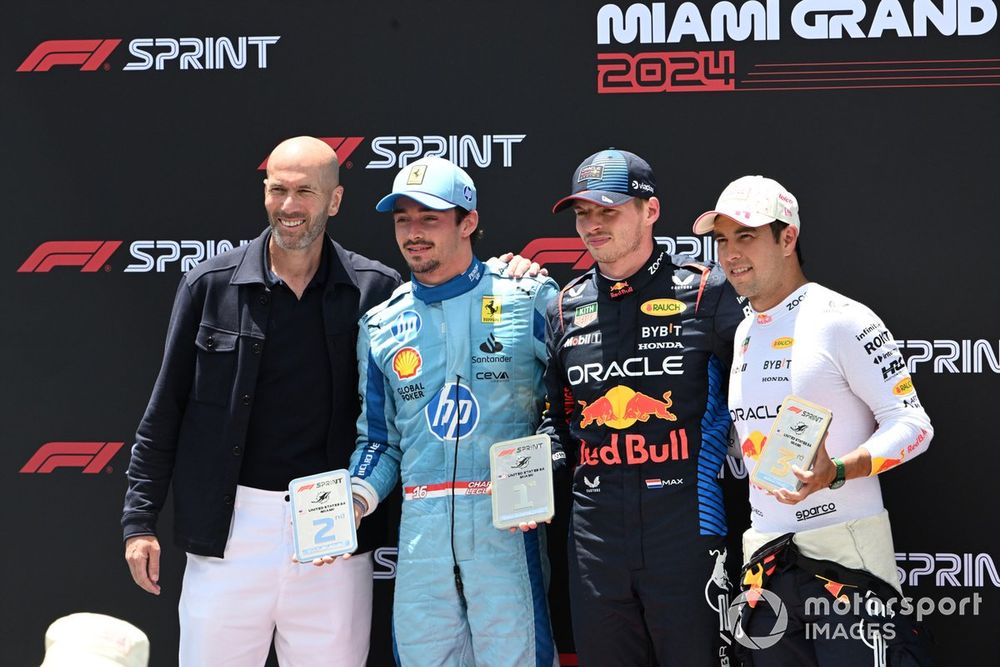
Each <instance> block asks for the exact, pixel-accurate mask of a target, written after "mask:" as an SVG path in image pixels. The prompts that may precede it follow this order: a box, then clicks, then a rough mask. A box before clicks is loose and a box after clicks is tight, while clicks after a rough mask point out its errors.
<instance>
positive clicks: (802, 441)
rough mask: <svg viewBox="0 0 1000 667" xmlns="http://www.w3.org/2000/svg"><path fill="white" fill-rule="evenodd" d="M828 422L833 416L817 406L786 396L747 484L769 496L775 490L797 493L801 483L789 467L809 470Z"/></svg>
mask: <svg viewBox="0 0 1000 667" xmlns="http://www.w3.org/2000/svg"><path fill="white" fill-rule="evenodd" d="M832 418H833V414H832V413H831V412H830V411H829V410H827V409H826V408H824V407H823V406H821V405H816V404H815V403H811V402H809V401H807V400H805V399H802V398H799V397H798V396H792V395H789V396H787V397H786V398H785V400H784V401H782V402H781V409H780V410H778V416H777V418H776V419H775V420H774V423H773V424H771V432H770V433H768V435H767V441H766V442H765V443H764V449H763V451H762V452H761V453H760V457H759V458H758V459H757V465H756V466H754V469H753V472H752V473H751V474H750V481H751V482H753V483H754V484H756V485H757V486H759V487H761V488H763V489H766V490H768V491H772V492H774V491H777V490H779V489H785V490H786V491H798V490H799V488H801V486H802V482H800V481H799V478H798V477H796V476H795V473H793V472H792V466H793V465H795V466H798V467H799V468H801V469H802V470H808V469H809V468H810V467H812V464H813V461H814V460H815V458H816V451H817V450H818V449H819V444H820V443H821V442H822V441H823V436H824V435H826V430H827V428H828V427H829V426H830V420H831V419H832Z"/></svg>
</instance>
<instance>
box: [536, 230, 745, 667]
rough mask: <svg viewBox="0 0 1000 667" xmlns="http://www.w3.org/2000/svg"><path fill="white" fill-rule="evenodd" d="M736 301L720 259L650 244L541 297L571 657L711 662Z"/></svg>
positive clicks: (585, 661) (722, 641) (723, 586)
mask: <svg viewBox="0 0 1000 667" xmlns="http://www.w3.org/2000/svg"><path fill="white" fill-rule="evenodd" d="M744 315H745V313H744V308H743V305H742V299H740V298H739V297H738V296H737V295H736V293H735V292H734V291H733V289H732V287H731V286H730V285H729V283H727V282H726V279H725V276H724V274H723V272H722V270H721V269H719V268H718V267H717V266H715V265H714V264H703V263H699V262H695V261H693V260H692V259H691V258H690V257H687V256H683V255H671V254H669V253H668V252H667V251H666V249H665V248H663V247H660V246H657V247H656V248H654V251H653V254H652V255H651V256H650V258H649V260H648V261H647V262H646V264H645V265H644V266H643V267H642V268H641V269H640V270H639V271H638V272H637V273H636V274H635V275H633V276H631V277H629V278H628V279H625V280H609V279H607V278H605V277H604V276H602V275H601V274H600V273H599V272H598V271H597V270H596V268H595V269H594V270H591V271H590V272H588V273H586V274H584V275H583V276H581V277H579V278H578V279H576V280H574V281H573V282H571V283H570V284H569V285H567V287H566V288H564V289H563V290H562V291H561V292H560V295H559V298H558V300H557V301H555V302H554V303H553V304H551V305H550V306H549V310H548V313H547V319H548V341H549V342H548V346H549V366H548V368H547V370H546V374H545V383H546V391H547V394H548V397H549V402H550V406H549V409H548V410H547V412H546V417H545V419H544V420H543V423H542V426H541V427H540V429H539V430H540V432H544V433H548V434H549V435H550V436H551V437H552V438H553V441H554V443H557V444H558V445H560V446H561V447H562V448H563V449H564V450H565V453H566V457H567V461H568V463H569V465H570V466H573V465H575V469H573V482H572V486H573V506H572V517H571V529H570V536H569V548H568V551H569V570H570V596H571V601H572V616H573V637H574V642H575V645H576V649H577V652H578V654H579V656H580V664H581V665H600V666H601V667H605V666H608V665H645V664H650V663H651V662H652V661H653V660H654V659H655V661H656V662H658V663H659V664H661V665H685V666H695V667H697V666H698V665H716V666H718V665H720V664H723V665H724V664H728V663H727V662H726V660H727V658H726V648H727V644H728V637H726V636H725V635H726V633H725V630H724V628H725V623H724V619H725V613H726V606H727V604H728V589H729V582H728V579H727V577H726V573H725V569H724V565H725V559H726V551H725V539H724V538H725V535H726V512H725V509H724V507H723V501H722V489H721V487H720V486H719V480H718V474H719V470H720V467H721V466H722V463H723V460H724V458H725V455H726V449H727V442H728V435H729V428H730V421H729V413H728V409H727V406H726V390H727V387H726V382H727V378H728V376H729V367H730V361H731V358H732V341H733V335H734V332H735V330H736V326H737V325H738V324H739V322H740V320H742V319H743V317H744Z"/></svg>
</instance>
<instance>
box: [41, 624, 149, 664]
mask: <svg viewBox="0 0 1000 667" xmlns="http://www.w3.org/2000/svg"><path fill="white" fill-rule="evenodd" d="M148 664H149V639H147V638H146V633H144V632H143V631H142V630H140V629H139V628H137V627H135V626H134V625H132V624H131V623H127V622H125V621H122V620H120V619H117V618H115V617H113V616H105V615H104V614H90V613H79V614H70V615H69V616H63V617H62V618H58V619H56V620H55V621H53V622H52V625H50V626H49V629H48V630H46V631H45V660H44V661H42V666H41V667H146V666H147V665H148Z"/></svg>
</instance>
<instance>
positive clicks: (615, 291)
mask: <svg viewBox="0 0 1000 667" xmlns="http://www.w3.org/2000/svg"><path fill="white" fill-rule="evenodd" d="M634 291H635V290H634V289H632V286H631V285H629V284H628V283H627V282H626V281H624V280H619V281H618V282H616V283H615V284H614V285H612V286H611V289H610V291H609V294H608V296H610V297H611V298H612V299H617V298H618V297H620V296H625V295H626V294H631V293H632V292H634Z"/></svg>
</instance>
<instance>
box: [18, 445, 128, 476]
mask: <svg viewBox="0 0 1000 667" xmlns="http://www.w3.org/2000/svg"><path fill="white" fill-rule="evenodd" d="M124 444H125V443H124V442H46V443H45V444H44V445H42V446H41V447H39V448H38V451H37V452H35V453H34V454H33V455H32V457H31V458H30V459H28V462H27V463H25V464H24V466H23V467H22V468H21V472H22V473H29V474H31V473H41V474H45V473H50V472H52V471H53V470H55V469H56V468H83V470H82V471H81V472H83V473H85V474H89V475H93V474H95V473H99V472H102V471H107V472H111V468H110V467H108V463H110V462H111V459H112V458H114V456H115V454H117V453H118V450H119V449H121V448H122V445H124Z"/></svg>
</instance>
